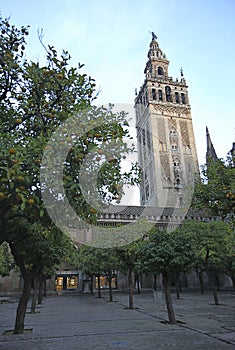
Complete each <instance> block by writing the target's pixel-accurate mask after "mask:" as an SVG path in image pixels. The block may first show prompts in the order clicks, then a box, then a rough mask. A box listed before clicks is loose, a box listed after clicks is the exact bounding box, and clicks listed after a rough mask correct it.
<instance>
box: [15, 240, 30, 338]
mask: <svg viewBox="0 0 235 350" xmlns="http://www.w3.org/2000/svg"><path fill="white" fill-rule="evenodd" d="M9 245H10V248H11V252H12V255H13V256H14V259H15V262H16V264H17V265H18V267H19V268H20V272H21V275H22V278H23V281H24V286H23V292H22V294H21V296H20V300H19V303H18V306H17V311H16V318H15V327H14V331H13V332H14V334H21V333H23V332H24V320H25V314H26V310H27V304H28V301H29V298H30V291H31V285H32V279H33V274H32V273H30V272H27V270H26V268H25V265H24V258H23V257H22V256H21V255H20V253H19V251H18V248H17V245H16V244H15V243H12V242H9Z"/></svg>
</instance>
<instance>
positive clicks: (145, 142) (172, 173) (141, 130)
mask: <svg viewBox="0 0 235 350" xmlns="http://www.w3.org/2000/svg"><path fill="white" fill-rule="evenodd" d="M168 68H169V61H168V60H167V58H166V55H165V54H164V53H163V51H162V50H161V48H160V47H159V44H158V41H157V37H156V35H155V34H154V33H152V40H151V42H150V46H149V51H148V61H147V63H146V67H145V70H144V73H145V80H144V83H143V85H142V87H141V88H140V90H139V92H138V94H137V93H136V94H137V96H136V99H135V111H136V126H137V140H138V162H139V165H140V167H141V169H142V183H141V188H140V204H141V205H144V206H152V207H157V208H168V207H173V208H177V207H181V206H182V205H184V203H185V199H186V196H187V193H188V191H189V188H190V187H191V188H192V187H193V184H194V180H195V176H198V174H199V168H198V159H197V152H196V145H195V139H194V132H193V124H192V117H191V108H190V104H189V97H188V86H187V84H186V80H185V78H184V76H183V71H182V69H181V78H180V79H179V80H178V79H175V80H174V79H173V78H172V77H170V76H169V74H168Z"/></svg>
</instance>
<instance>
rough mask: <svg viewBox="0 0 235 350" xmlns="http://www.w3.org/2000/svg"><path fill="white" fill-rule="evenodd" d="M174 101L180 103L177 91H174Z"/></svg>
mask: <svg viewBox="0 0 235 350" xmlns="http://www.w3.org/2000/svg"><path fill="white" fill-rule="evenodd" d="M175 102H176V103H180V96H179V93H178V92H176V93H175Z"/></svg>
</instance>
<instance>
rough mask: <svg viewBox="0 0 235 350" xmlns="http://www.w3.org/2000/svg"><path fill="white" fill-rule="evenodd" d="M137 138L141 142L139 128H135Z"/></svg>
mask: <svg viewBox="0 0 235 350" xmlns="http://www.w3.org/2000/svg"><path fill="white" fill-rule="evenodd" d="M137 140H138V142H139V143H140V144H141V128H137Z"/></svg>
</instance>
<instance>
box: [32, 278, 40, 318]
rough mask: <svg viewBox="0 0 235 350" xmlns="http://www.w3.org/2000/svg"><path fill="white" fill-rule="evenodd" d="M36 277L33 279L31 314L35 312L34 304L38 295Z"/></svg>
mask: <svg viewBox="0 0 235 350" xmlns="http://www.w3.org/2000/svg"><path fill="white" fill-rule="evenodd" d="M38 282H39V281H38V277H35V278H34V289H33V295H32V302H31V313H32V314H33V313H35V312H36V302H37V294H38Z"/></svg>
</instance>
